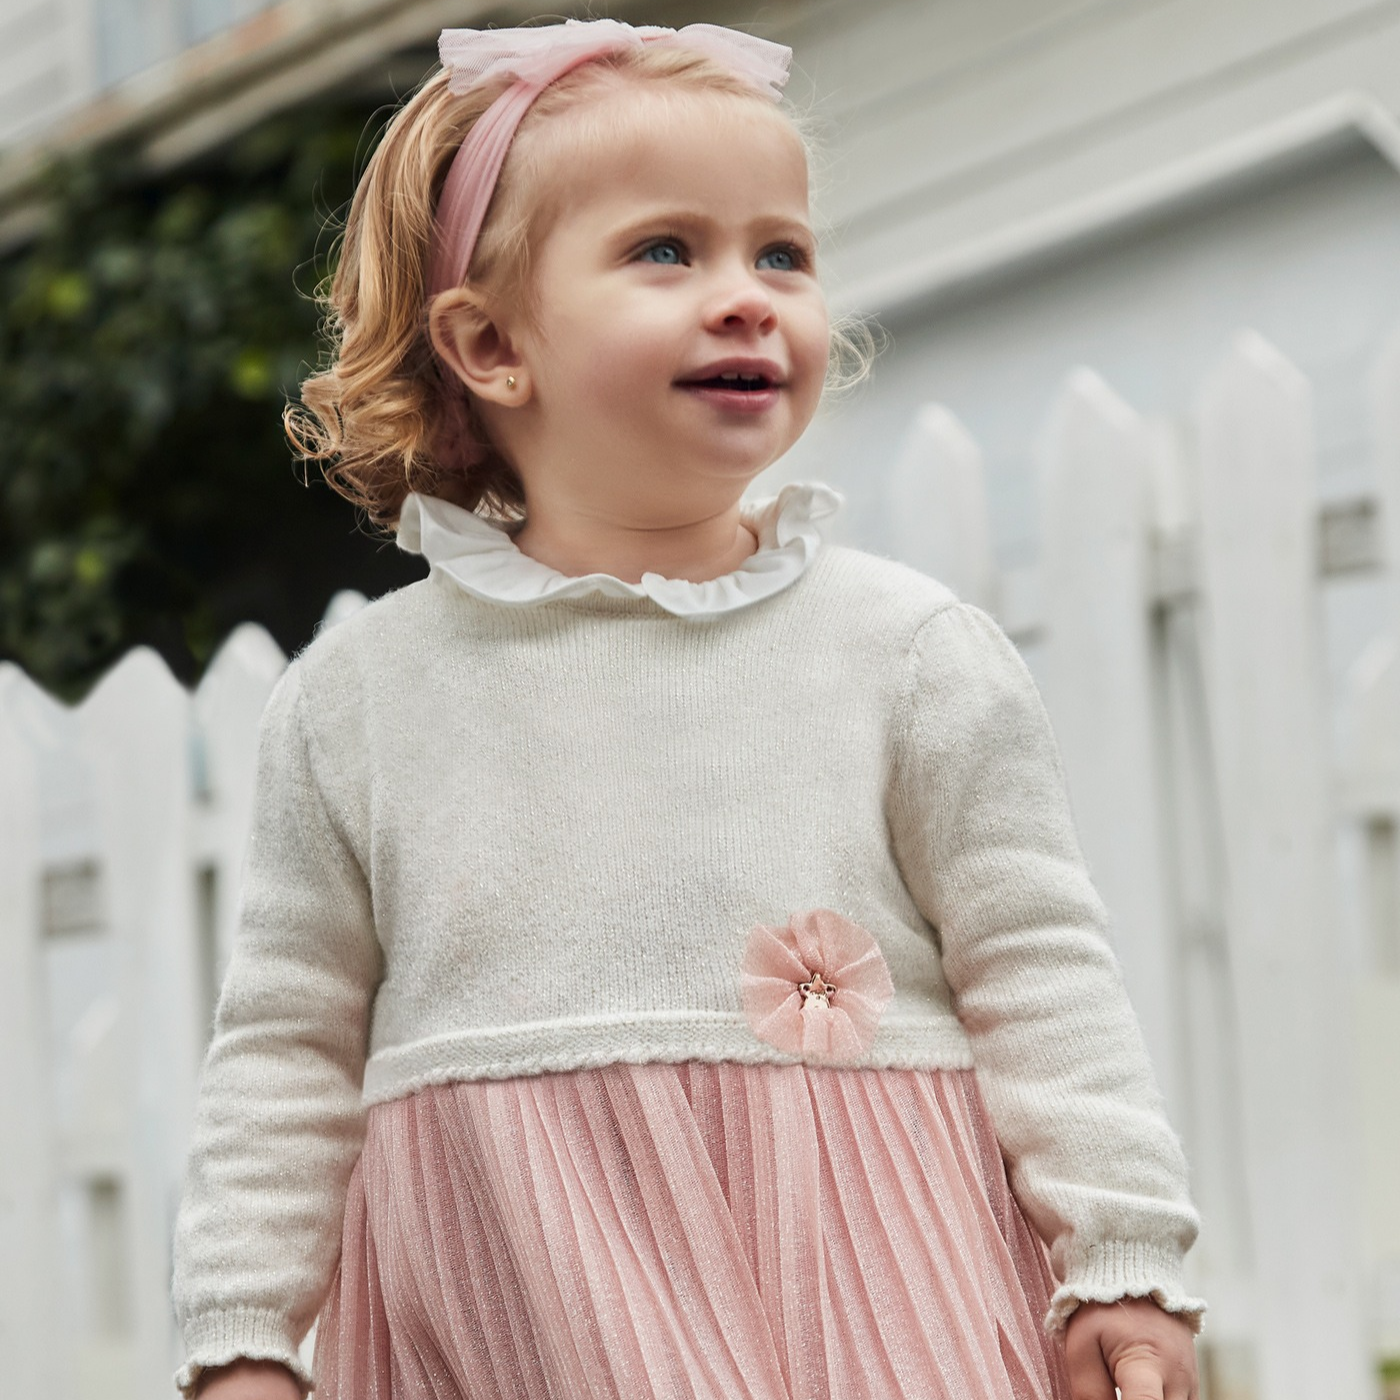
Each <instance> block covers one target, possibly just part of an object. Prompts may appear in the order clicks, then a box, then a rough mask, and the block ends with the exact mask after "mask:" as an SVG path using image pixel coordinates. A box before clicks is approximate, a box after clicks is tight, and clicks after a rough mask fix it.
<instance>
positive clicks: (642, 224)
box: [501, 89, 829, 503]
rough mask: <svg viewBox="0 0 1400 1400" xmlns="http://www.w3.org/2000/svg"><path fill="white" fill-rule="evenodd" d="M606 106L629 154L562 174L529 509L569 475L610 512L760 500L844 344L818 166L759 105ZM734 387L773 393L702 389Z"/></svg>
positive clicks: (528, 352) (522, 425)
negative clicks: (608, 498) (816, 187)
mask: <svg viewBox="0 0 1400 1400" xmlns="http://www.w3.org/2000/svg"><path fill="white" fill-rule="evenodd" d="M605 101H606V102H608V103H609V104H613V103H615V104H617V106H618V110H617V111H616V112H615V113H612V112H608V113H600V114H599V115H600V117H604V118H607V119H609V120H612V119H614V118H615V122H614V124H615V126H616V128H617V130H618V132H619V136H618V139H616V140H613V141H610V142H609V143H608V144H607V146H606V148H605V149H600V150H596V151H590V152H589V153H588V155H587V156H586V158H585V159H583V160H581V161H579V160H571V161H569V162H568V164H569V166H570V167H571V168H568V169H565V170H562V171H561V172H560V173H561V176H562V179H563V181H564V185H563V188H562V190H561V191H560V193H561V195H562V200H561V208H562V213H561V216H560V218H559V219H558V221H557V223H555V225H554V227H553V231H552V232H551V233H550V235H549V236H548V237H547V238H546V239H545V241H544V243H543V245H542V247H541V248H540V250H539V252H538V255H537V261H536V278H537V284H536V286H537V306H538V311H537V314H536V322H535V324H534V325H533V326H530V327H528V328H527V329H523V330H522V331H521V336H522V341H523V343H522V353H523V356H524V363H525V367H526V369H527V372H528V375H529V389H530V397H531V401H530V404H529V405H528V410H527V414H526V415H521V416H520V418H517V415H515V414H506V415H503V416H504V418H505V420H506V422H504V423H502V424H501V426H502V427H505V428H506V429H507V431H508V432H510V433H512V435H514V436H515V437H516V440H515V442H514V443H512V444H511V446H512V447H513V448H514V449H515V450H514V452H513V456H514V457H515V460H516V462H517V466H518V468H519V470H520V472H521V475H522V477H523V478H524V479H525V485H526V491H527V494H528V493H529V492H530V490H531V489H532V487H534V488H538V487H539V486H541V485H542V484H543V483H544V482H546V481H560V480H561V476H560V473H561V472H562V473H566V474H567V475H569V476H570V477H572V478H574V479H575V480H576V481H578V482H580V483H581V482H584V481H586V482H587V484H588V486H589V490H590V494H591V495H592V498H593V499H594V500H595V502H596V501H597V500H598V499H599V497H598V495H597V492H598V491H600V490H607V489H608V487H609V486H612V487H614V488H615V490H616V491H617V492H618V493H619V498H621V497H622V496H623V495H624V493H625V494H626V495H628V496H630V497H631V499H632V500H633V501H634V502H635V501H637V500H638V498H639V496H640V498H641V499H643V500H644V499H645V498H646V497H647V495H648V494H650V495H651V496H652V498H653V499H654V500H657V501H661V500H669V501H671V502H672V503H675V501H676V493H677V492H678V491H679V493H680V495H681V496H682V497H684V496H686V495H687V494H689V492H688V488H696V489H697V490H703V489H708V488H703V487H702V482H707V483H710V485H711V486H712V485H713V484H714V483H715V482H716V481H717V480H723V481H724V482H725V483H726V484H727V485H728V486H731V487H732V485H733V484H734V483H736V482H738V483H740V485H742V483H743V482H746V481H747V480H748V479H749V478H751V477H753V476H755V475H756V474H757V473H758V472H760V471H761V470H762V469H763V468H764V467H766V466H767V465H768V464H769V463H770V462H772V461H773V460H774V459H775V458H777V457H779V456H781V455H782V453H783V452H785V451H786V450H787V449H788V448H789V447H790V446H791V445H792V444H793V442H794V441H796V439H797V437H798V436H799V435H800V434H801V432H802V430H803V429H804V428H805V427H806V426H807V424H808V422H809V421H810V420H811V417H812V415H813V413H814V412H815V410H816V406H817V401H818V399H819V397H820V394H821V388H822V382H823V380H824V378H825V373H826V366H827V351H828V341H829V331H828V321H827V311H826V303H825V299H824V298H823V296H822V292H821V289H820V287H819V285H818V283H817V279H816V275H815V267H814V258H815V251H816V249H815V239H814V236H813V233H812V229H811V225H810V222H809V217H808V210H807V168H806V159H805V156H804V153H803V151H802V148H801V145H800V143H799V141H798V139H797V137H796V135H795V134H794V133H793V131H792V130H791V128H790V127H789V126H788V125H787V123H786V122H785V121H784V120H783V119H782V118H781V117H780V116H779V115H778V114H777V113H776V112H769V111H767V110H765V109H764V108H763V107H761V106H760V105H759V104H757V103H751V102H746V101H741V100H736V99H734V98H730V97H725V96H722V95H715V96H707V95H690V94H682V95H681V96H680V98H679V100H677V98H676V96H675V95H674V94H672V95H671V96H670V98H669V100H664V99H660V98H658V96H657V95H655V94H651V93H648V92H647V91H646V90H645V89H643V90H640V91H624V92H621V93H619V94H617V96H616V97H615V98H613V97H610V98H608V99H605ZM734 369H738V370H740V371H742V372H743V373H745V375H746V376H747V375H752V376H758V377H759V378H760V379H761V380H762V381H763V383H764V385H765V387H763V388H760V389H757V390H755V389H746V388H743V387H740V386H738V385H735V386H734V387H730V388H722V387H716V386H715V385H714V384H713V383H705V382H702V381H704V380H707V379H711V380H712V379H713V377H714V376H717V375H719V374H722V373H725V372H727V371H732V370H734ZM513 419H514V420H516V421H514V422H512V421H510V420H513ZM517 428H519V429H523V431H522V432H519V433H517V432H516V430H517ZM546 473H547V475H546ZM532 476H533V477H534V478H535V479H534V480H532ZM695 498H696V499H698V496H696V497H695Z"/></svg>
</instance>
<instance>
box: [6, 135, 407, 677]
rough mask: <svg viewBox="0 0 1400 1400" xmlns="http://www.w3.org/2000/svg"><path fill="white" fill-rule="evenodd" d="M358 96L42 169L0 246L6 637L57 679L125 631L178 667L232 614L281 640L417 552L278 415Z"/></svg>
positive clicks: (300, 356)
mask: <svg viewBox="0 0 1400 1400" xmlns="http://www.w3.org/2000/svg"><path fill="white" fill-rule="evenodd" d="M368 116H369V114H368V113H367V112H365V111H363V110H346V109H329V108H323V109H317V110H312V111H306V110H303V111H299V112H294V113H291V114H288V115H286V116H283V117H281V118H278V119H276V120H273V121H271V122H268V123H266V124H265V125H263V126H261V127H259V128H257V129H255V130H253V131H250V132H248V133H247V134H245V135H244V136H243V137H242V138H240V139H239V140H238V141H237V142H235V143H234V144H233V145H232V146H231V147H229V148H227V149H226V150H224V151H222V152H220V153H219V156H218V157H217V159H214V160H210V161H208V162H206V163H205V164H204V165H202V166H201V167H200V168H198V169H190V170H185V171H182V172H181V173H179V174H178V175H177V176H174V177H171V178H169V179H165V180H161V181H159V182H152V181H150V180H149V179H143V178H142V177H141V175H140V173H139V172H138V171H137V170H136V169H135V168H133V166H132V165H131V163H130V161H129V159H128V158H126V157H124V156H123V154H122V153H121V152H118V151H112V150H105V151H101V152H98V153H97V154H96V155H93V156H90V157H88V158H86V159H83V160H78V161H70V162H67V163H65V164H62V165H59V166H55V167H54V168H53V170H52V171H51V172H50V174H49V176H48V194H49V196H50V198H51V202H52V210H53V214H52V218H51V221H50V223H49V225H48V227H47V228H46V230H45V231H44V232H43V233H42V235H41V236H40V237H39V238H38V239H37V240H36V241H35V242H34V243H32V244H31V245H29V246H28V247H26V248H25V249H23V250H21V251H20V252H18V253H17V254H15V255H12V256H11V257H10V258H9V259H8V260H7V261H6V262H4V263H3V264H0V298H3V302H2V303H0V304H3V306H4V315H3V322H2V323H0V337H3V347H4V350H3V365H4V368H3V373H0V656H4V657H7V658H11V659H14V660H17V661H18V662H19V663H20V664H21V665H22V666H24V667H25V669H26V670H28V671H29V673H30V674H31V675H32V676H34V677H35V679H37V680H39V681H40V682H41V683H42V684H44V685H46V686H48V687H49V688H50V689H51V690H53V691H54V692H55V693H56V694H59V695H62V696H64V697H65V698H68V699H75V698H77V697H78V696H79V695H81V694H82V693H83V692H84V691H85V690H86V689H87V688H88V687H89V686H90V684H91V683H92V681H93V680H94V679H95V678H96V677H97V676H98V675H100V674H101V672H102V671H103V670H105V669H106V667H107V666H109V665H110V664H111V663H112V662H113V661H114V660H116V659H117V658H118V657H119V656H120V655H121V654H122V653H123V652H124V651H126V650H127V649H128V648H129V647H131V646H133V645H136V644H138V643H143V642H144V643H146V644H149V645H152V646H155V647H156V648H157V649H158V650H159V651H160V652H161V653H162V655H164V656H165V658H166V660H167V662H168V663H169V664H170V665H171V668H172V669H173V670H174V671H175V672H176V674H177V675H179V676H181V678H182V679H184V680H186V681H187V682H189V681H193V680H194V679H195V678H196V677H197V676H198V674H199V672H200V671H201V670H202V668H203V666H204V664H205V662H206V661H207V660H208V659H209V656H210V655H211V653H212V652H213V650H214V648H215V647H216V646H217V644H218V642H219V641H220V640H221V639H222V637H223V636H224V635H225V634H226V633H227V632H228V631H229V630H230V628H231V627H233V626H234V625H236V624H237V623H238V622H241V621H244V620H245V619H246V620H256V621H261V622H263V623H264V624H265V625H267V626H268V627H269V628H270V630H271V631H272V632H273V634H274V636H276V637H277V638H278V640H279V642H280V643H281V644H282V646H283V647H284V648H285V649H287V650H289V651H291V650H294V649H296V648H297V647H299V646H300V645H301V644H302V643H304V642H305V641H306V640H307V639H308V638H309V636H310V635H311V632H312V630H313V628H314V625H315V622H316V620H317V619H318V618H319V616H320V614H321V612H322V611H323V610H324V608H325V605H326V602H327V600H328V598H329V596H330V594H331V593H333V592H334V591H335V590H336V589H337V588H341V587H357V588H360V589H362V590H363V591H365V592H368V593H376V592H382V591H383V589H384V588H386V587H391V586H394V585H395V584H397V583H401V582H404V581H406V580H407V579H408V578H411V577H416V576H417V575H418V573H419V572H421V570H420V569H419V568H417V567H416V566H415V565H413V564H411V563H410V562H409V561H408V560H407V558H406V557H404V556H401V555H398V553H397V551H394V550H393V549H392V547H389V548H388V549H386V548H385V545H384V543H383V541H382V540H378V541H376V540H372V539H371V538H369V537H368V536H367V535H366V533H364V532H358V533H357V531H356V522H355V514H354V511H353V509H352V508H351V507H350V506H349V505H348V504H347V503H346V502H344V501H342V500H341V499H340V498H339V497H336V496H334V495H333V494H332V493H331V492H330V490H329V489H328V488H327V487H326V486H325V484H324V482H322V481H321V480H320V479H319V476H318V475H317V474H316V473H315V472H314V470H313V471H312V473H311V474H310V480H309V482H307V481H305V480H304V478H305V475H306V474H305V473H304V472H303V470H302V468H301V467H299V466H298V465H297V464H296V463H295V462H294V461H293V459H292V456H291V452H290V449H289V448H288V446H287V443H286V441H285V439H284V437H283V434H282V427H281V410H282V405H283V402H284V399H285V397H286V396H287V395H289V394H291V395H294V394H295V392H296V386H297V384H298V382H299V381H300V379H301V378H302V376H303V375H304V373H305V372H306V370H307V368H308V367H309V366H310V365H313V364H315V363H316V362H317V358H318V348H317V340H316V331H317V326H318V322H319V318H320V312H319V308H318V306H317V304H316V302H315V300H314V292H315V290H316V288H317V287H318V285H319V284H320V282H321V280H322V278H324V277H325V276H326V275H328V272H329V269H330V257H331V255H332V254H333V239H332V231H328V228H327V220H328V216H330V215H331V214H332V212H333V211H337V210H340V209H341V207H342V206H343V205H344V204H345V202H346V201H347V200H348V199H349V196H350V193H351V191H352V189H353V180H354V175H355V173H356V168H357V160H358V161H359V162H361V163H362V161H363V159H364V157H365V156H366V155H367V153H368V151H367V139H366V136H365V133H366V121H367V118H368ZM308 487H309V489H308Z"/></svg>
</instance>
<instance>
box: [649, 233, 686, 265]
mask: <svg viewBox="0 0 1400 1400" xmlns="http://www.w3.org/2000/svg"><path fill="white" fill-rule="evenodd" d="M640 261H642V262H654V263H660V264H661V265H662V266H663V267H679V266H680V264H681V263H683V262H684V261H685V254H684V251H683V250H682V248H681V245H680V244H679V243H678V242H677V241H676V240H675V239H674V238H665V239H662V240H661V241H660V242H659V243H653V244H652V245H651V246H650V247H649V248H643V249H642V253H641V258H640Z"/></svg>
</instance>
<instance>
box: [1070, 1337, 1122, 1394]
mask: <svg viewBox="0 0 1400 1400" xmlns="http://www.w3.org/2000/svg"><path fill="white" fill-rule="evenodd" d="M1065 1371H1066V1373H1067V1374H1068V1376H1069V1393H1070V1400H1115V1392H1114V1389H1113V1373H1112V1372H1111V1371H1110V1370H1109V1369H1108V1362H1107V1361H1105V1360H1104V1356H1103V1352H1101V1351H1100V1350H1099V1348H1098V1345H1097V1343H1096V1344H1094V1345H1092V1346H1079V1347H1067V1348H1066V1349H1065Z"/></svg>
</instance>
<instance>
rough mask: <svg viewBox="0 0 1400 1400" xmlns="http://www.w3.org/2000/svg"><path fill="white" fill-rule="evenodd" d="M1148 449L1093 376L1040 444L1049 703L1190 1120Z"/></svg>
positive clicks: (1136, 984)
mask: <svg viewBox="0 0 1400 1400" xmlns="http://www.w3.org/2000/svg"><path fill="white" fill-rule="evenodd" d="M1150 450H1151V449H1150V442H1149V439H1148V436H1147V432H1146V429H1145V428H1144V426H1143V424H1142V422H1141V421H1140V420H1139V419H1138V417H1137V415H1136V414H1135V413H1133V411H1132V410H1131V409H1130V408H1129V407H1128V405H1127V404H1125V403H1124V402H1123V401H1122V400H1121V399H1119V398H1118V397H1117V396H1116V395H1115V394H1114V393H1113V392H1112V390H1111V389H1110V388H1109V387H1108V386H1107V385H1106V384H1105V383H1104V382H1103V380H1102V379H1100V378H1099V376H1098V375H1096V374H1094V373H1093V372H1092V371H1090V370H1086V369H1081V370H1077V371H1075V372H1074V373H1073V374H1072V375H1071V376H1070V377H1069V379H1068V381H1067V382H1066V384H1065V387H1064V389H1063V391H1062V392H1061V394H1060V396H1059V398H1058V400H1057V401H1056V403H1055V406H1054V409H1053V411H1052V413H1051V417H1050V420H1049V423H1048V425H1047V428H1046V431H1045V433H1044V435H1043V437H1042V439H1041V444H1040V492H1041V586H1042V589H1043V599H1044V618H1045V631H1046V638H1045V646H1044V660H1043V663H1042V667H1043V676H1044V693H1045V702H1046V706H1047V708H1048V709H1049V711H1050V716H1051V720H1052V722H1053V723H1054V726H1055V733H1056V736H1057V738H1058V739H1059V742H1060V749H1061V752H1062V754H1063V757H1064V763H1065V770H1066V774H1067V777H1068V781H1069V789H1070V798H1071V801H1072V803H1073V807H1074V816H1075V822H1076V825H1077V826H1078V828H1079V835H1080V840H1081V842H1082V844H1083V847H1084V851H1085V855H1086V857H1087V859H1088V861H1089V864H1090V867H1091V869H1092V870H1093V872H1094V877H1095V881H1096V883H1097V885H1098V887H1099V890H1100V892H1101V893H1102V894H1103V896H1104V900H1105V902H1106V903H1107V905H1108V908H1109V912H1110V914H1111V915H1112V918H1113V926H1114V930H1115V937H1114V943H1115V947H1116V950H1117V953H1118V958H1119V961H1120V963H1121V964H1122V967H1123V974H1124V980H1125V981H1126V983H1127V986H1128V991H1129V994H1130V996H1131V997H1132V1001H1133V1005H1134V1007H1135V1008H1136V1010H1137V1013H1138V1017H1139V1020H1140V1021H1141V1023H1142V1029H1143V1035H1144V1037H1145V1038H1146V1041H1147V1045H1148V1049H1149V1050H1150V1052H1151V1054H1152V1058H1153V1063H1154V1065H1155V1066H1156V1069H1157V1075H1158V1079H1159V1082H1160V1083H1161V1086H1162V1090H1163V1093H1164V1094H1165V1096H1166V1099H1167V1102H1168V1104H1169V1105H1170V1106H1171V1107H1172V1109H1173V1112H1174V1116H1176V1117H1178V1118H1179V1117H1180V1114H1181V1112H1182V1111H1183V1110H1184V1107H1185V1105H1184V1104H1183V1103H1182V1098H1181V1091H1180V1084H1179V1063H1180V1058H1181V1054H1180V1046H1179V1043H1178V1042H1179V1035H1178V1032H1177V1005H1176V973H1177V967H1178V964H1179V959H1178V958H1177V957H1176V956H1175V949H1174V947H1173V938H1172V921H1171V901H1170V898H1169V895H1168V890H1167V880H1166V877H1165V872H1164V868H1163V856H1164V850H1163V832H1162V830H1161V817H1160V814H1161V812H1162V810H1163V802H1162V794H1161V791H1160V779H1159V774H1158V772H1157V764H1158V754H1157V749H1158V742H1159V741H1158V736H1157V734H1156V732H1155V722H1154V721H1155V718H1156V716H1155V710H1156V706H1155V703H1154V689H1155V685H1154V676H1153V657H1152V636H1151V627H1152V617H1151V611H1150V579H1149V568H1150V564H1151V558H1150V542H1151V535H1150V525H1151V521H1150V519H1149V510H1150V484H1151V483H1150V477H1149V471H1150V465H1149V453H1150Z"/></svg>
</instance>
